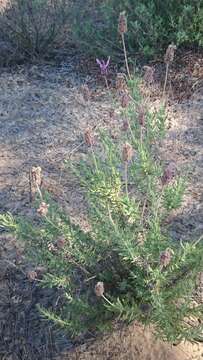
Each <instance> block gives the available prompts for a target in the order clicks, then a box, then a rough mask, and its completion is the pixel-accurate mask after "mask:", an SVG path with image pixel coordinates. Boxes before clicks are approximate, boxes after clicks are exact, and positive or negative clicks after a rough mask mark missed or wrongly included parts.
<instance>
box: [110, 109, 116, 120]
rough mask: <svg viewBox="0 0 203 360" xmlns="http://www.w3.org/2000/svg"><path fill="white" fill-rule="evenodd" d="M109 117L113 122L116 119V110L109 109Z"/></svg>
mask: <svg viewBox="0 0 203 360" xmlns="http://www.w3.org/2000/svg"><path fill="white" fill-rule="evenodd" d="M109 117H110V119H111V120H113V119H114V118H115V110H114V109H109Z"/></svg>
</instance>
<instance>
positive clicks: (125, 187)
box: [0, 75, 203, 342]
mask: <svg viewBox="0 0 203 360" xmlns="http://www.w3.org/2000/svg"><path fill="white" fill-rule="evenodd" d="M119 79H120V80H121V75H120V76H119ZM124 79H125V76H123V80H122V82H121V81H120V80H119V82H118V83H120V84H121V83H122V88H120V89H118V92H119V94H120V95H119V96H120V97H121V105H122V107H123V110H122V117H123V119H124V123H123V126H122V130H121V129H120V128H117V129H116V130H117V135H116V136H115V134H114V135H113V134H112V129H111V128H110V129H109V130H101V131H100V132H99V135H100V136H99V140H96V139H95V136H94V133H93V132H92V131H91V129H87V130H86V132H85V142H86V146H87V147H88V149H89V155H88V156H87V159H86V160H82V161H81V162H79V163H73V164H70V168H71V169H72V171H73V172H74V173H75V175H76V176H77V177H78V178H79V180H80V183H81V186H82V187H83V188H84V191H85V193H86V197H87V200H88V204H89V207H88V209H89V225H90V227H89V230H88V231H87V230H86V231H84V230H83V229H82V228H81V227H79V226H76V225H75V224H73V223H72V222H71V220H70V218H69V217H68V216H67V214H65V213H64V212H63V211H62V210H61V209H60V208H59V207H58V206H57V205H56V204H55V203H53V202H52V201H51V199H50V198H49V197H48V195H47V194H44V193H43V192H42V191H41V190H39V189H38V190H39V191H38V192H39V199H38V205H37V208H38V216H39V218H38V219H37V221H36V222H35V223H33V221H31V220H30V221H29V219H27V220H26V219H25V218H17V219H14V218H13V217H12V215H10V214H6V215H2V216H1V217H0V226H1V227H3V228H4V229H7V230H10V231H13V232H14V233H15V235H16V236H17V238H18V239H19V240H20V241H22V240H23V241H24V245H25V252H27V253H28V255H29V257H30V259H31V261H32V263H33V264H36V268H35V269H34V271H33V272H32V273H30V274H28V275H29V277H31V279H32V280H34V279H36V278H37V276H38V268H37V266H40V268H41V267H43V269H45V273H44V275H43V277H42V278H41V279H40V278H39V279H38V281H39V285H40V286H44V287H55V288H59V289H61V290H60V297H59V302H58V305H56V306H55V307H54V306H53V307H51V308H49V309H45V308H44V309H43V308H41V309H40V311H41V312H42V314H43V315H44V316H45V317H46V318H47V319H49V320H53V321H54V322H55V323H56V324H58V325H60V326H63V327H64V328H65V329H66V330H67V331H68V333H69V335H70V336H72V337H73V338H74V337H75V336H78V335H84V334H89V335H91V334H93V333H94V334H95V332H103V331H105V330H107V329H110V328H111V325H112V320H113V319H119V320H122V321H126V322H127V323H129V322H131V321H133V320H138V321H140V322H142V323H144V324H146V325H153V329H154V331H155V332H156V333H157V334H158V336H159V337H160V338H162V339H164V340H168V341H171V342H175V341H180V340H182V339H188V340H192V339H194V338H195V339H199V338H201V337H202V330H203V325H202V322H201V321H202V320H203V311H202V310H203V306H202V304H199V303H198V301H197V299H196V297H195V287H196V278H197V275H198V273H199V272H200V271H201V270H202V262H203V244H202V241H200V240H201V239H199V240H197V241H191V242H185V243H181V242H176V241H174V240H173V239H172V238H171V237H170V233H169V231H168V229H167V225H166V224H167V221H166V220H167V217H168V216H169V215H170V212H171V210H173V209H176V208H177V207H179V206H180V204H181V201H182V197H183V194H184V189H185V183H184V181H183V179H181V178H180V177H179V176H178V174H177V170H175V167H174V165H173V164H168V165H167V166H163V165H162V164H161V162H160V159H159V158H158V146H159V144H160V141H161V138H162V137H163V136H164V133H165V126H164V124H165V113H164V109H163V107H161V108H160V110H158V111H149V110H148V109H147V106H146V104H145V103H144V102H143V99H142V97H141V95H140V93H139V90H138V81H137V80H136V79H131V80H129V81H128V87H127V85H126V86H125V80H124ZM124 96H125V101H124V99H123V97H124ZM114 130H115V129H114ZM35 171H36V170H35ZM38 172H39V171H38ZM36 175H37V173H36ZM35 177H36V188H38V186H39V185H38V183H39V181H38V178H37V176H35V174H34V170H33V179H35Z"/></svg>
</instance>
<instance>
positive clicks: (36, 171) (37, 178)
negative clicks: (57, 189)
mask: <svg viewBox="0 0 203 360" xmlns="http://www.w3.org/2000/svg"><path fill="white" fill-rule="evenodd" d="M31 175H32V181H33V183H35V184H36V185H38V186H39V187H40V186H41V185H42V169H41V167H40V166H36V167H35V166H33V167H32V169H31Z"/></svg>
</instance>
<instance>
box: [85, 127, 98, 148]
mask: <svg viewBox="0 0 203 360" xmlns="http://www.w3.org/2000/svg"><path fill="white" fill-rule="evenodd" d="M84 137H85V143H86V144H87V145H88V146H93V145H94V144H95V138H94V134H93V132H92V130H91V129H89V128H88V129H86V130H85V134H84Z"/></svg>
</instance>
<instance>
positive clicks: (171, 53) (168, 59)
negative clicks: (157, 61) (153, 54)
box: [164, 44, 176, 64]
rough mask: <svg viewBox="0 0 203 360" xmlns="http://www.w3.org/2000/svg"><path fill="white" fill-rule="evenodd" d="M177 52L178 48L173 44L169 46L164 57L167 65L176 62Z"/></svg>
mask: <svg viewBox="0 0 203 360" xmlns="http://www.w3.org/2000/svg"><path fill="white" fill-rule="evenodd" d="M175 50H176V46H175V45H173V44H171V45H169V46H168V48H167V50H166V53H165V56H164V62H165V63H166V64H170V63H172V62H173V60H174V56H175Z"/></svg>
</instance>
